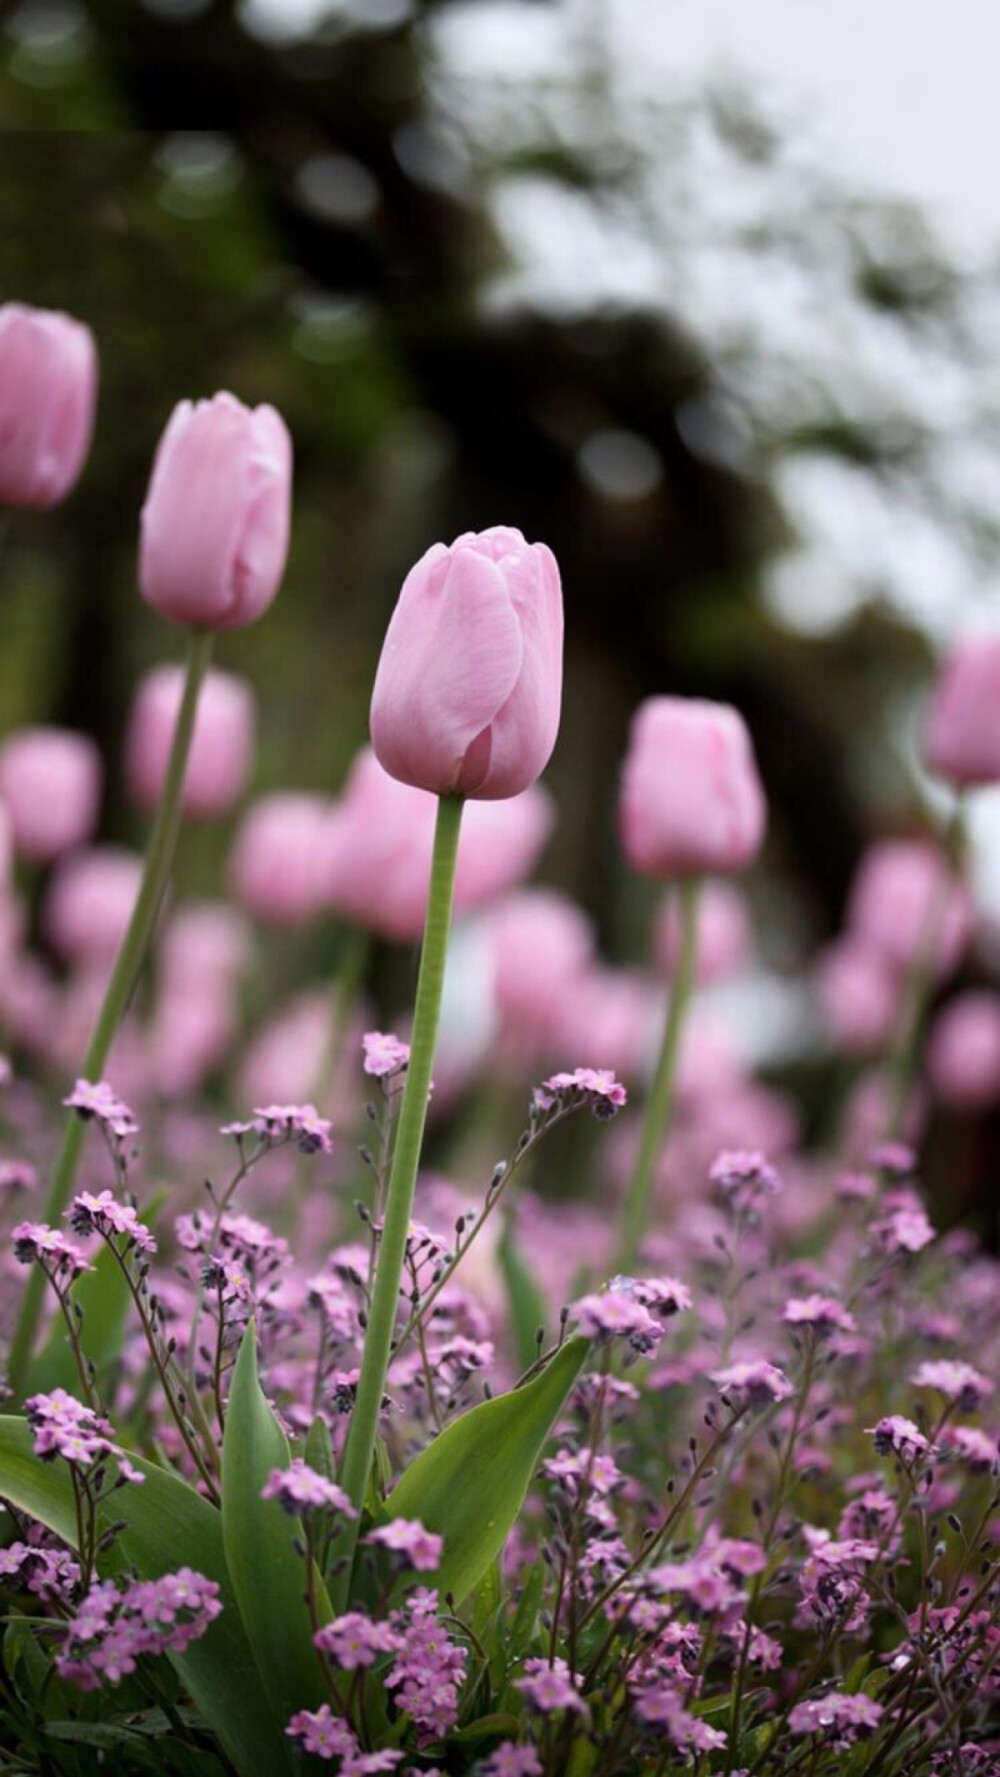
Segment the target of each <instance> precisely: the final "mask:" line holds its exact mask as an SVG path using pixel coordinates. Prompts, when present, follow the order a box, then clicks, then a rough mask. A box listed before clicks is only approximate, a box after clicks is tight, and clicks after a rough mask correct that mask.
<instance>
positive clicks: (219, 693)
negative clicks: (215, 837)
mask: <svg viewBox="0 0 1000 1777" xmlns="http://www.w3.org/2000/svg"><path fill="white" fill-rule="evenodd" d="M183 695H184V670H183V668H182V667H179V666H160V667H156V668H154V670H153V671H152V672H150V673H147V674H146V677H145V678H144V679H143V680H142V682H141V683H140V685H139V686H138V687H137V689H136V693H135V696H134V698H133V700H132V708H131V710H130V712H129V719H128V727H127V729H126V733H125V778H126V782H127V784H128V788H129V791H130V794H131V795H132V796H133V798H134V799H135V801H136V802H137V803H138V804H139V807H140V808H144V809H147V810H148V809H153V808H155V807H156V804H157V803H158V801H159V799H160V793H161V791H162V789H163V784H164V779H165V778H166V775H167V764H168V762H169V758H170V747H171V742H172V741H173V738H174V730H175V728H176V726H177V717H178V714H179V712H180V707H181V699H182V697H183ZM254 714H255V710H254V694H253V691H252V689H251V687H250V685H249V684H248V683H247V681H246V680H245V679H240V678H237V677H236V676H235V675H234V674H232V673H221V672H208V673H206V675H205V679H204V682H203V684H202V686H201V690H200V692H199V695H198V707H197V711H196V714H195V721H194V730H193V733H192V735H191V750H190V752H189V754H188V763H187V771H186V772H185V776H184V791H183V798H182V806H183V809H184V813H185V814H186V815H187V816H188V817H189V818H191V819H194V820H208V819H211V818H212V817H213V816H216V815H222V814H227V813H228V812H229V810H230V809H231V808H232V807H233V805H234V804H235V802H236V801H237V800H238V798H239V797H240V796H241V795H242V793H243V790H244V789H245V787H246V782H247V779H248V777H249V775H250V770H251V766H252V763H253V742H254Z"/></svg>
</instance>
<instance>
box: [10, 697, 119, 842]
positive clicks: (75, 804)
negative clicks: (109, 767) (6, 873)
mask: <svg viewBox="0 0 1000 1777" xmlns="http://www.w3.org/2000/svg"><path fill="white" fill-rule="evenodd" d="M101 777H102V773H101V758H100V754H99V753H98V750H97V748H96V746H95V745H94V743H93V741H92V740H90V739H88V737H87V736H86V735H84V734H75V733H73V732H72V731H71V730H70V729H66V728H20V729H18V730H17V731H16V732H15V733H14V734H12V735H11V736H10V737H9V739H8V740H7V741H5V742H4V744H3V746H2V747H0V797H2V798H3V800H4V803H5V804H6V807H7V812H8V815H9V817H10V825H11V829H12V832H13V836H14V849H15V851H16V852H17V853H19V855H20V856H21V857H24V858H29V859H31V861H32V862H33V863H42V864H47V863H50V862H51V861H52V859H53V858H56V857H58V856H59V855H60V853H61V852H64V851H69V850H71V849H72V847H74V846H77V845H83V844H84V843H85V842H86V841H87V840H88V839H89V838H90V837H91V835H92V834H93V831H94V828H95V827H96V825H97V815H98V809H99V805H100V800H101Z"/></svg>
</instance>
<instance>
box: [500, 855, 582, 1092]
mask: <svg viewBox="0 0 1000 1777" xmlns="http://www.w3.org/2000/svg"><path fill="white" fill-rule="evenodd" d="M483 924H484V928H485V932H486V935H487V937H488V939H489V942H490V945H491V949H492V954H493V971H494V995H495V999H496V1009H497V1014H498V1017H499V1020H500V1035H501V1044H502V1047H503V1051H504V1055H505V1058H506V1057H509V1058H510V1059H512V1060H513V1059H516V1060H517V1062H518V1064H519V1066H520V1068H521V1069H522V1070H523V1069H525V1068H528V1067H531V1066H532V1065H533V1064H534V1063H535V1062H537V1061H538V1060H539V1059H540V1058H547V1057H548V1056H549V1055H552V1056H553V1059H558V1057H557V1056H556V1054H555V1049H556V1039H557V1037H558V1036H559V1035H561V1034H562V1033H561V1026H560V1024H559V1012H558V1009H559V1007H560V1004H561V1002H562V999H563V997H564V995H565V994H566V993H567V992H568V990H569V988H570V987H571V985H572V984H573V983H574V982H575V981H577V980H578V979H579V978H580V977H581V976H582V975H583V972H584V970H586V969H588V968H589V966H590V963H591V959H592V957H593V952H594V933H593V929H592V926H591V923H590V920H589V919H588V918H587V916H586V914H584V913H583V912H582V911H581V910H580V908H579V907H577V906H575V905H574V903H573V902H572V901H570V900H569V899H568V898H567V897H566V896H565V895H560V894H559V893H557V891H556V890H555V889H543V888H536V889H520V890H518V891H516V892H515V893H514V894H511V895H508V896H507V897H506V899H505V900H503V901H501V902H499V903H498V905H497V906H496V907H495V908H494V909H493V910H492V911H491V912H490V913H489V914H488V915H487V916H486V919H485V920H484V922H483Z"/></svg>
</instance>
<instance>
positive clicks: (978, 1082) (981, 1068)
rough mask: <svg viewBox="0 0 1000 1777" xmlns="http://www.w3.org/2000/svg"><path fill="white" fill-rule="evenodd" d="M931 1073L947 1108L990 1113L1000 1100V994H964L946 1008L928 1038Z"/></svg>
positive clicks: (983, 992) (973, 992)
mask: <svg viewBox="0 0 1000 1777" xmlns="http://www.w3.org/2000/svg"><path fill="white" fill-rule="evenodd" d="M926 1061H927V1072H928V1074H929V1076H930V1081H931V1085H932V1086H933V1088H934V1091H935V1093H936V1094H937V1096H938V1098H939V1099H940V1100H941V1102H942V1104H947V1105H952V1106H954V1108H955V1109H956V1110H968V1111H977V1110H988V1109H989V1107H990V1106H991V1105H994V1104H996V1103H997V1101H998V1100H1000V995H998V994H995V993H989V992H987V991H986V990H978V991H975V990H974V991H970V992H968V993H961V994H959V995H958V996H957V997H956V998H955V999H953V1000H951V1001H950V1002H949V1004H948V1005H947V1006H945V1007H944V1008H943V1010H942V1011H940V1012H939V1013H938V1015H937V1017H936V1018H935V1020H934V1023H933V1024H932V1026H931V1030H930V1035H929V1037H928V1039H927V1054H926Z"/></svg>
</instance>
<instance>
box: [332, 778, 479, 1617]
mask: <svg viewBox="0 0 1000 1777" xmlns="http://www.w3.org/2000/svg"><path fill="white" fill-rule="evenodd" d="M462 808H463V803H462V801H461V799H460V798H459V797H455V796H442V797H441V799H440V801H439V803H438V814H437V825H436V827H435V831H434V856H433V859H432V861H431V879H430V891H429V894H428V897H427V917H426V921H425V924H424V941H423V946H422V948H421V952H420V973H419V975H418V977H417V998H416V1004H415V1006H414V1011H413V1032H412V1036H411V1039H410V1060H409V1065H408V1067H407V1071H406V1087H405V1089H404V1092H403V1103H402V1107H401V1109H400V1113H399V1124H398V1127H397V1130H396V1144H395V1149H394V1151H393V1157H392V1170H391V1172H390V1174H389V1189H388V1193H387V1197H386V1207H385V1220H384V1223H383V1226H382V1234H381V1239H380V1241H379V1248H378V1262H377V1265H376V1270H375V1284H374V1288H373V1290H372V1295H371V1304H370V1308H369V1313H368V1325H367V1327H366V1329H365V1348H364V1355H363V1357H362V1360H361V1375H360V1377H359V1379H358V1391H357V1395H356V1398H355V1402H354V1410H353V1412H352V1414H351V1423H350V1425H349V1427H348V1431H347V1442H346V1444H345V1446H344V1455H343V1460H342V1462H341V1466H340V1475H339V1480H340V1485H341V1486H342V1487H343V1489H344V1491H345V1492H346V1494H347V1495H348V1498H349V1499H350V1501H351V1504H352V1505H353V1507H354V1509H355V1511H356V1512H357V1513H358V1517H357V1518H355V1519H353V1520H351V1522H350V1524H349V1526H347V1527H346V1529H345V1531H344V1533H343V1536H342V1539H341V1545H340V1547H339V1549H338V1553H339V1555H340V1556H341V1557H342V1561H343V1565H342V1567H341V1569H340V1572H339V1574H338V1576H337V1578H336V1582H335V1592H336V1596H335V1599H334V1604H335V1608H336V1609H337V1610H338V1611H339V1610H343V1608H344V1605H345V1604H346V1602H347V1599H348V1596H349V1593H350V1584H351V1565H352V1560H353V1556H354V1550H355V1548H356V1546H357V1540H358V1532H359V1529H360V1515H361V1510H362V1507H363V1506H364V1502H365V1495H366V1492H367V1488H368V1477H369V1474H370V1472H371V1466H372V1457H373V1455H374V1453H375V1442H376V1438H377V1436H378V1420H379V1411H380V1408H381V1405H382V1396H383V1393H384V1390H385V1379H386V1373H387V1371H388V1368H389V1361H390V1358H391V1356H392V1346H393V1335H394V1333H395V1330H396V1317H397V1314H398V1312H399V1286H400V1280H401V1277H402V1274H403V1263H404V1260H405V1257H406V1242H407V1238H408V1235H409V1230H410V1215H411V1211H412V1208H413V1192H414V1189H415V1186H416V1182H417V1168H418V1166H419V1164H420V1149H421V1146H422V1143H423V1137H424V1124H425V1122H426V1120H427V1100H428V1095H429V1093H430V1087H431V1070H432V1068H433V1065H434V1051H435V1047H436V1044H437V1032H438V1020H439V1018H440V1013H441V993H442V989H443V987H444V970H445V961H446V958H447V954H448V931H449V927H450V925H451V907H452V900H453V896H454V887H455V863H456V859H457V856H458V838H459V831H460V828H461V822H462Z"/></svg>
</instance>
